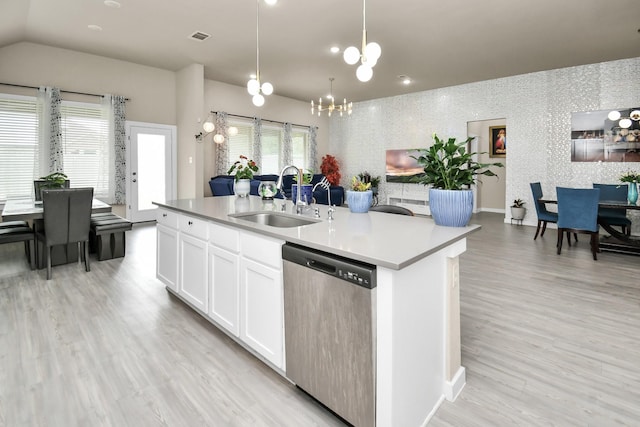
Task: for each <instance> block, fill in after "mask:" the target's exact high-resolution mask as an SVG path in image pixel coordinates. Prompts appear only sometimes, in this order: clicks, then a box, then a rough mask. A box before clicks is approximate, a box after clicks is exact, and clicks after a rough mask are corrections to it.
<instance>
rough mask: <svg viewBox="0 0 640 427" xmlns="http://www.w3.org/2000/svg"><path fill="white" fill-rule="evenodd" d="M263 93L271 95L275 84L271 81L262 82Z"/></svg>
mask: <svg viewBox="0 0 640 427" xmlns="http://www.w3.org/2000/svg"><path fill="white" fill-rule="evenodd" d="M261 89H262V93H264V94H265V95H271V94H272V93H273V85H272V84H271V83H269V82H265V83H262V88H261Z"/></svg>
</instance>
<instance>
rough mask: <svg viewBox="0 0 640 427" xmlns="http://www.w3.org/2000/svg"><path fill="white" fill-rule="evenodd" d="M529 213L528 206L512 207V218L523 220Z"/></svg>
mask: <svg viewBox="0 0 640 427" xmlns="http://www.w3.org/2000/svg"><path fill="white" fill-rule="evenodd" d="M526 214H527V208H514V207H513V206H512V207H511V219H517V220H521V219H524V216H525V215H526Z"/></svg>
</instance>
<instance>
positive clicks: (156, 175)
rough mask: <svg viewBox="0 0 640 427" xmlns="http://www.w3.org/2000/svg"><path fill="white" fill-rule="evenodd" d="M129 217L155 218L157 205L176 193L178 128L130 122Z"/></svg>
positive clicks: (173, 196)
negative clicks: (156, 203) (155, 203)
mask: <svg viewBox="0 0 640 427" xmlns="http://www.w3.org/2000/svg"><path fill="white" fill-rule="evenodd" d="M126 130H127V140H128V143H129V145H128V147H127V153H128V156H127V157H128V161H127V172H128V175H127V218H128V219H129V220H130V221H133V222H143V221H153V220H155V216H156V212H155V210H156V208H157V206H156V205H154V204H152V202H160V203H163V202H166V201H167V200H171V199H175V195H176V177H175V170H176V127H175V126H167V125H159V124H153V123H139V122H127V125H126Z"/></svg>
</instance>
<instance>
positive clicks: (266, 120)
mask: <svg viewBox="0 0 640 427" xmlns="http://www.w3.org/2000/svg"><path fill="white" fill-rule="evenodd" d="M209 113H211V114H218V113H222V111H209ZM227 116H232V117H239V118H242V119H251V120H253V119H255V118H256V117H249V116H243V115H241V114H231V113H227ZM260 120H262V121H264V122H271V123H279V124H281V125H284V124H285V122H280V121H278V120H269V119H262V118H261V119H260ZM289 124H290V125H291V126H297V127H300V128H308V127H311V126H310V125H297V124H295V123H289ZM314 127H315V128H316V129H318V126H314Z"/></svg>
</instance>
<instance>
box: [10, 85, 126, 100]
mask: <svg viewBox="0 0 640 427" xmlns="http://www.w3.org/2000/svg"><path fill="white" fill-rule="evenodd" d="M0 85H2V86H13V87H21V88H24V89H40V88H39V87H37V86H26V85H16V84H13V83H2V82H0ZM60 92H64V93H73V94H74V95H86V96H98V97H100V98H103V97H104V95H98V94H95V93H86V92H74V91H72V90H64V89H60ZM124 100H125V101H129V98H125V99H124Z"/></svg>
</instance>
